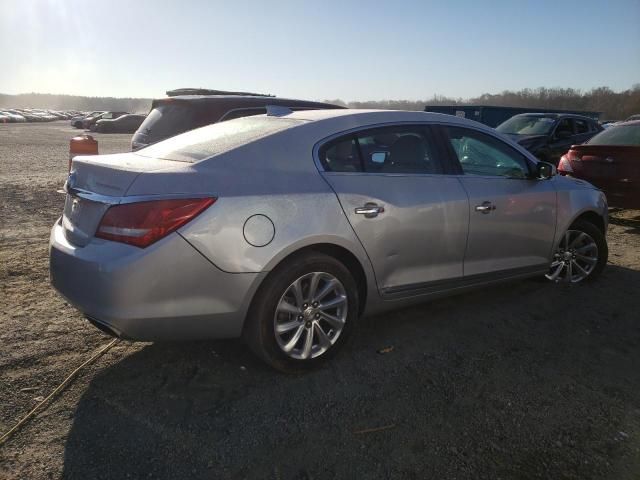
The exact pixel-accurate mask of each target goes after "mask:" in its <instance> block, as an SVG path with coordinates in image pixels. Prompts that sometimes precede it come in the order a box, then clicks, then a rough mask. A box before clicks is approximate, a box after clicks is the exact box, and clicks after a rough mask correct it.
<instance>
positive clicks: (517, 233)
mask: <svg viewBox="0 0 640 480" xmlns="http://www.w3.org/2000/svg"><path fill="white" fill-rule="evenodd" d="M444 130H445V134H446V138H447V139H448V140H449V143H450V144H451V147H452V149H453V152H454V153H455V156H456V157H457V159H458V161H459V163H460V168H461V173H462V175H460V177H459V179H460V182H461V183H462V185H463V186H464V189H465V191H466V192H467V194H468V196H469V206H470V208H469V210H470V218H469V240H468V243H467V249H466V253H465V259H464V275H465V277H473V276H474V275H490V274H496V273H502V274H509V273H514V274H517V273H527V272H528V271H534V270H544V269H546V268H547V267H548V265H549V262H550V257H551V251H552V246H553V240H554V235H555V228H556V190H555V188H554V186H553V182H551V181H548V180H538V179H533V178H532V177H531V173H530V172H531V167H532V165H531V164H530V163H529V161H528V160H527V159H526V158H525V157H524V155H522V154H521V153H520V152H518V151H517V150H515V149H513V148H512V147H511V146H509V145H507V144H506V143H505V142H503V141H502V140H500V139H498V138H497V137H494V136H492V135H489V134H486V133H483V132H480V131H478V130H473V129H468V128H460V127H446V128H444Z"/></svg>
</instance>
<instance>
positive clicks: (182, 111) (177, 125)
mask: <svg viewBox="0 0 640 480" xmlns="http://www.w3.org/2000/svg"><path fill="white" fill-rule="evenodd" d="M196 126H197V125H196V120H195V110H194V109H193V108H192V107H190V106H189V105H187V104H185V103H181V102H174V103H166V104H161V105H158V106H157V107H156V108H154V109H152V110H151V112H149V115H147V118H146V119H145V121H144V122H142V125H140V128H139V129H138V132H140V133H143V134H144V135H147V138H146V140H145V143H153V142H157V141H158V140H162V139H163V138H167V137H172V136H174V135H177V134H179V133H182V132H186V131H187V130H191V129H193V128H195V127H196Z"/></svg>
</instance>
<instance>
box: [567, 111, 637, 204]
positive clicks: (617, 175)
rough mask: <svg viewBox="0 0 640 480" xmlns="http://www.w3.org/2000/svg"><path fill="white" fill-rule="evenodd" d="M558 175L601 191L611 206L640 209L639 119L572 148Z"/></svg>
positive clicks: (624, 123) (605, 131) (615, 127)
mask: <svg viewBox="0 0 640 480" xmlns="http://www.w3.org/2000/svg"><path fill="white" fill-rule="evenodd" d="M558 173H560V174H561V175H570V176H572V177H576V178H581V179H583V180H586V181H588V182H590V183H592V184H593V185H595V186H596V187H598V188H600V189H601V190H602V191H603V192H604V193H605V194H606V195H607V200H608V202H609V206H612V207H622V208H640V120H634V121H631V122H621V123H617V124H615V125H612V126H611V127H609V128H608V129H606V130H604V131H602V132H600V133H598V134H597V135H596V136H594V137H593V138H591V139H590V140H589V141H588V142H587V143H584V144H582V145H572V146H571V149H570V150H569V151H568V152H567V153H566V154H564V155H563V156H562V158H561V159H560V163H559V164H558Z"/></svg>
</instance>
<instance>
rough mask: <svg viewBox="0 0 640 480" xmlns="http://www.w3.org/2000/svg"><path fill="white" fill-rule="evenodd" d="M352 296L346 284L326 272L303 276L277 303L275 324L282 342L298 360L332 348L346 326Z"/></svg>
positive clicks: (287, 352) (284, 347)
mask: <svg viewBox="0 0 640 480" xmlns="http://www.w3.org/2000/svg"><path fill="white" fill-rule="evenodd" d="M348 307H349V305H348V299H347V293H346V290H345V288H344V285H342V283H341V282H340V280H338V279H337V278H336V277H335V276H333V275H331V274H329V273H326V272H311V273H308V274H306V275H303V276H301V277H299V278H298V279H297V280H295V281H294V282H293V283H292V284H291V285H289V287H288V288H287V289H286V290H285V292H284V294H283V295H282V297H280V301H279V302H278V305H277V306H276V311H275V315H274V320H273V327H274V332H275V337H276V341H277V344H278V346H279V347H280V349H281V350H282V352H284V353H285V355H287V356H289V357H290V358H293V359H296V360H307V359H310V358H316V357H318V356H320V355H322V354H323V353H324V352H326V351H327V350H329V348H331V347H332V346H333V344H334V343H335V342H336V340H338V337H339V336H340V334H341V333H342V330H343V328H344V326H345V322H346V320H347V313H348Z"/></svg>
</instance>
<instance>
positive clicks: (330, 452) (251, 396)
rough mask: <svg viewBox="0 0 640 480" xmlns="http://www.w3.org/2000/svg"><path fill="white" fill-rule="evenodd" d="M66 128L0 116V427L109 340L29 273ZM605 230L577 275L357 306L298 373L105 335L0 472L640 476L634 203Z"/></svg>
mask: <svg viewBox="0 0 640 480" xmlns="http://www.w3.org/2000/svg"><path fill="white" fill-rule="evenodd" d="M77 132H78V131H77V130H74V129H72V128H71V127H70V126H69V125H68V122H55V123H51V124H23V125H19V124H13V125H12V124H9V125H0V199H1V203H0V208H1V211H0V433H3V432H4V431H6V430H8V429H9V428H10V427H11V426H12V425H13V424H14V423H15V422H17V421H18V420H19V419H20V418H21V417H22V416H23V415H24V414H25V413H27V412H28V411H29V410H30V409H31V408H32V407H33V406H34V405H35V404H36V403H37V402H38V400H39V399H41V398H42V397H44V396H46V395H47V394H48V393H49V392H51V391H52V390H53V389H54V388H55V387H56V386H57V385H58V384H59V383H60V382H61V381H62V380H63V379H64V378H65V377H66V376H67V375H68V374H69V373H70V372H71V371H72V370H73V369H74V368H75V367H77V366H78V365H80V364H81V363H82V362H83V361H84V360H86V359H87V358H88V357H89V356H90V355H91V354H92V352H94V351H95V350H97V349H98V348H99V347H101V346H102V345H105V344H107V343H108V342H109V341H110V338H109V337H107V336H105V335H104V334H102V333H101V332H99V331H98V330H97V329H95V328H94V327H92V326H91V325H90V324H88V323H87V322H86V321H85V320H83V318H82V316H81V315H80V314H79V313H78V312H77V311H75V310H74V309H73V308H72V307H70V306H69V305H67V304H66V303H65V302H64V301H63V300H62V299H61V298H60V297H59V296H58V295H57V294H56V293H55V292H54V290H53V289H52V288H51V287H50V285H49V282H48V259H47V241H48V237H49V230H50V227H51V225H52V224H53V223H54V222H55V220H56V218H57V217H58V216H59V215H60V212H61V211H62V205H63V195H61V194H59V193H56V190H57V189H59V188H60V186H61V185H62V183H63V181H64V178H65V175H66V168H67V158H68V140H69V138H70V137H71V136H72V135H73V134H75V133H77ZM96 136H97V137H98V140H99V142H100V149H101V152H103V153H107V152H117V151H125V150H127V149H128V144H129V138H130V137H129V136H128V135H99V134H98V135H96ZM608 241H609V246H610V263H609V265H608V267H607V268H606V270H605V272H604V273H603V275H602V277H601V278H600V279H599V280H598V281H597V282H595V283H592V284H588V285H582V286H576V287H564V286H562V287H561V286H557V285H551V284H547V283H544V282H536V281H523V282H516V283H513V284H509V285H504V286H500V287H494V288H491V289H489V290H480V291H477V292H474V293H471V294H465V295H463V296H458V297H452V298H448V299H444V300H439V301H436V302H432V303H429V304H425V305H422V306H419V307H415V308H410V309H407V310H403V311H398V312H395V313H393V314H388V315H385V316H381V317H376V318H372V319H369V320H367V321H366V322H365V324H364V326H363V328H362V329H361V330H360V332H359V335H358V337H357V338H356V339H355V341H354V342H353V343H352V345H351V346H350V347H348V348H347V349H346V350H345V351H344V352H342V353H341V354H340V355H339V356H338V357H337V358H335V360H334V361H332V362H331V363H330V364H328V365H327V366H325V367H324V368H322V369H320V370H318V371H314V372H311V373H308V374H306V375H304V376H284V375H281V374H278V373H276V372H274V371H272V370H270V369H269V368H267V367H265V366H264V365H263V364H261V363H260V362H259V361H257V360H255V359H254V358H253V357H252V356H251V354H250V353H249V352H248V351H247V350H246V349H245V348H244V347H243V346H242V344H241V343H240V342H237V341H224V342H201V343H188V344H187V343H182V344H148V343H138V344H132V343H128V342H125V341H122V342H119V343H118V344H117V345H116V346H115V347H114V348H113V349H112V350H110V351H109V352H108V353H107V354H106V355H105V356H104V357H102V358H100V359H99V360H98V361H97V362H96V363H95V364H94V365H92V366H90V367H89V368H87V369H86V370H85V371H84V372H83V373H82V374H81V375H80V376H79V377H78V378H77V379H76V380H75V381H74V382H73V383H72V384H71V385H70V387H69V388H68V389H67V390H65V391H64V392H63V393H62V394H61V395H60V396H59V397H58V398H56V399H55V400H54V401H53V402H52V403H51V404H50V405H49V406H48V407H47V408H46V409H45V410H44V411H42V412H41V413H40V414H39V415H38V416H37V417H36V418H34V419H33V420H32V421H31V422H30V423H29V424H28V425H26V426H25V427H24V428H23V429H21V430H20V431H18V432H17V433H16V434H15V435H14V436H13V437H12V438H11V439H10V440H9V441H8V442H7V443H6V444H5V445H3V446H2V447H0V478H3V479H41V478H69V479H103V478H104V479H121V478H234V479H235V478H238V479H239V478H265V479H269V478H272V479H311V478H409V479H412V478H416V479H417V478H420V479H423V478H434V479H443V478H456V479H465V478H474V479H476V478H487V479H498V478H502V479H511V478H540V479H548V478H553V479H560V478H567V479H592V478H593V479H602V478H610V479H632V478H640V295H639V293H640V211H621V212H617V213H614V214H613V215H612V218H611V225H610V229H609V232H608ZM389 346H393V347H394V348H393V349H392V350H391V351H389V352H388V353H385V354H381V353H378V351H379V350H381V349H383V348H385V347H389Z"/></svg>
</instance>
